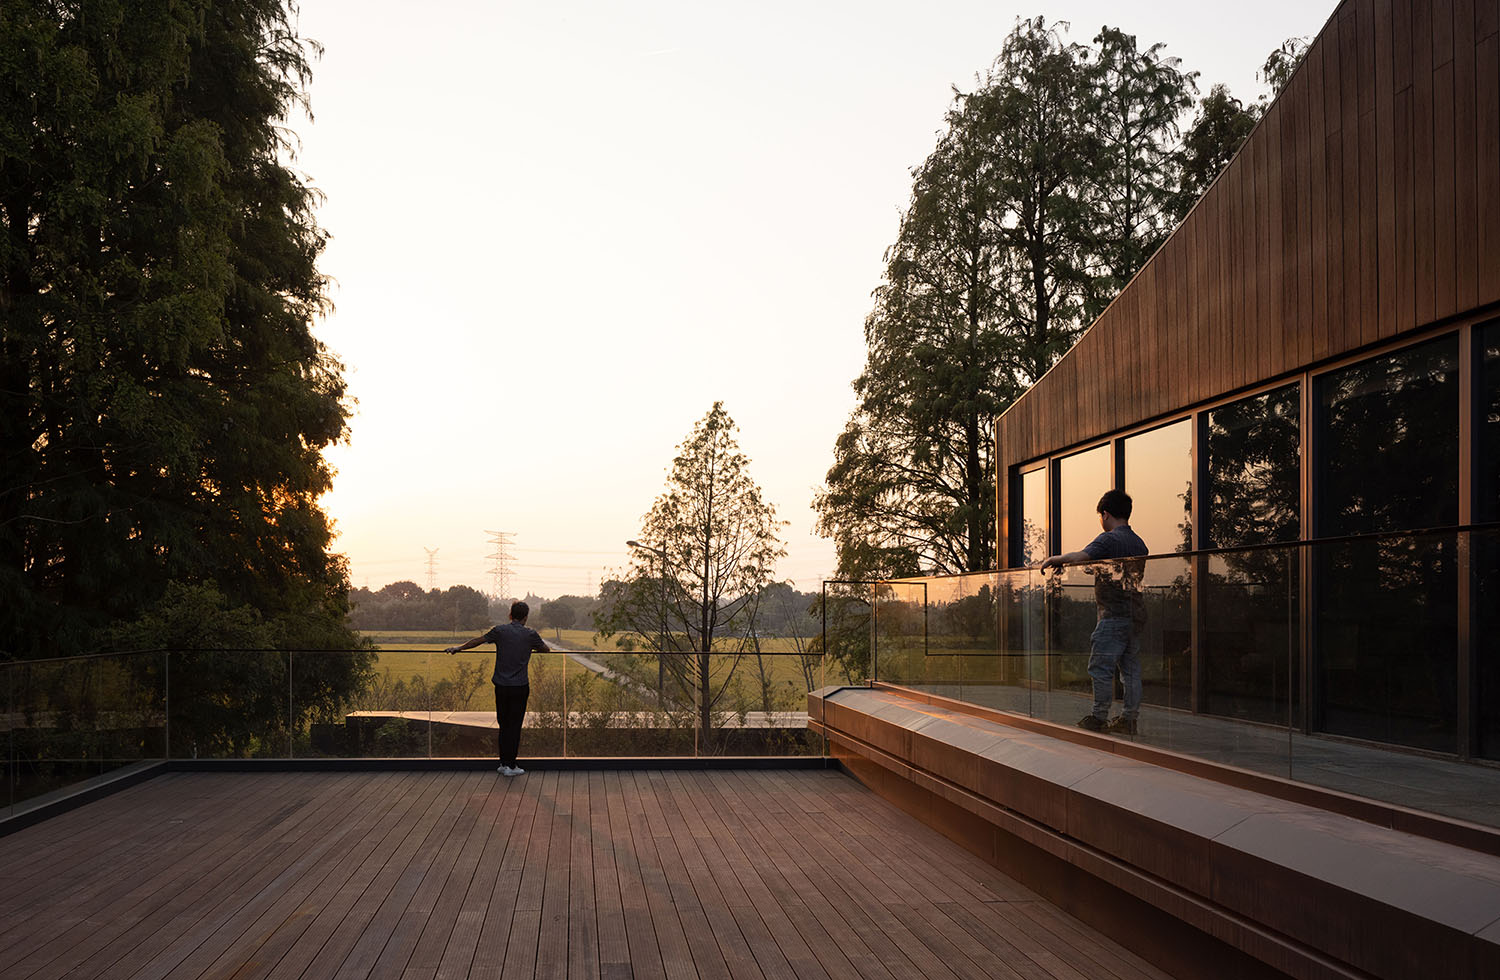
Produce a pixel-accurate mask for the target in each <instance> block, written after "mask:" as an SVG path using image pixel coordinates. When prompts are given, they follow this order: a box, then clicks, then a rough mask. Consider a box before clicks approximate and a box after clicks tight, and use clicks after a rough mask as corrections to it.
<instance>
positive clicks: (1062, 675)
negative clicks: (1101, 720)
mask: <svg viewBox="0 0 1500 980" xmlns="http://www.w3.org/2000/svg"><path fill="white" fill-rule="evenodd" d="M1043 590H1044V591H1043V596H1044V602H1045V607H1046V609H1045V618H1046V629H1045V630H1044V631H1043V634H1042V637H1041V639H1042V641H1043V644H1044V645H1043V648H1042V658H1041V663H1040V664H1039V665H1038V667H1039V670H1038V673H1040V675H1041V686H1040V687H1039V688H1037V689H1034V690H1033V694H1032V699H1031V703H1032V715H1033V717H1036V718H1041V719H1044V720H1046V721H1052V722H1057V723H1058V724H1066V725H1071V724H1074V723H1076V722H1077V721H1078V720H1079V719H1080V718H1082V717H1083V716H1084V715H1086V714H1088V713H1089V711H1090V709H1091V708H1092V706H1093V683H1092V681H1091V680H1090V678H1089V671H1088V666H1089V642H1090V639H1089V638H1090V637H1091V636H1092V635H1093V631H1094V625H1095V622H1096V620H1097V616H1096V613H1095V602H1094V576H1093V575H1091V574H1089V572H1088V571H1086V567H1085V566H1081V565H1069V566H1066V567H1064V568H1061V569H1058V570H1057V571H1051V572H1047V573H1046V574H1045V577H1044V585H1043Z"/></svg>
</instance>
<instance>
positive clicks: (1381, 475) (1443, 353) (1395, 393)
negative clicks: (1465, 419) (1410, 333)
mask: <svg viewBox="0 0 1500 980" xmlns="http://www.w3.org/2000/svg"><path fill="white" fill-rule="evenodd" d="M1318 400H1319V404H1320V406H1321V413H1322V417H1321V419H1320V420H1319V431H1318V436H1319V441H1318V447H1319V448H1318V455H1319V459H1320V463H1319V465H1320V467H1321V472H1320V474H1319V476H1320V477H1321V480H1320V491H1319V496H1318V515H1317V516H1318V527H1317V533H1318V535H1319V536H1323V537H1331V536H1334V535H1341V534H1359V533H1363V532H1367V531H1399V530H1409V529H1413V528H1425V527H1442V526H1445V525H1454V524H1457V523H1458V338H1457V336H1448V337H1443V338H1440V339H1438V340H1434V341H1430V342H1428V343H1425V344H1418V345H1416V346H1415V347H1409V348H1407V349H1405V350H1401V351H1397V352H1396V353H1394V354H1387V355H1385V356H1383V357H1375V358H1371V359H1370V360H1368V361H1362V362H1360V363H1359V364H1355V365H1354V366H1352V367H1347V368H1343V369H1342V370H1339V371H1333V372H1330V373H1329V374H1326V375H1324V376H1323V377H1322V378H1320V379H1318Z"/></svg>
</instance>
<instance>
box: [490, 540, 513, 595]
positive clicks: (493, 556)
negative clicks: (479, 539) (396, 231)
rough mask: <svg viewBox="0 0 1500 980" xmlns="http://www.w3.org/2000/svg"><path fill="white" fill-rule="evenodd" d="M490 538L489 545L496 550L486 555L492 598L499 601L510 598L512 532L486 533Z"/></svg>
mask: <svg viewBox="0 0 1500 980" xmlns="http://www.w3.org/2000/svg"><path fill="white" fill-rule="evenodd" d="M484 533H485V534H488V535H489V536H490V538H489V544H490V545H491V546H492V547H493V548H494V549H495V550H494V551H493V552H491V553H490V554H488V555H485V557H486V558H488V559H489V562H490V589H491V590H492V595H491V598H492V599H495V600H497V601H500V600H504V599H509V598H510V570H511V562H512V560H513V559H512V558H511V556H510V545H511V541H510V539H511V532H510V531H485V532H484Z"/></svg>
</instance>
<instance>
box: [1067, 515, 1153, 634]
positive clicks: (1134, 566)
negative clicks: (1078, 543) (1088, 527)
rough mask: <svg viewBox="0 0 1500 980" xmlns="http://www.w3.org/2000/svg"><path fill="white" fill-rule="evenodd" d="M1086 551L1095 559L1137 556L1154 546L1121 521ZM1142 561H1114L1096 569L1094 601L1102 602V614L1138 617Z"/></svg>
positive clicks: (1086, 546)
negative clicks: (1148, 546)
mask: <svg viewBox="0 0 1500 980" xmlns="http://www.w3.org/2000/svg"><path fill="white" fill-rule="evenodd" d="M1083 551H1084V553H1085V554H1087V555H1088V556H1089V557H1090V558H1092V559H1093V560H1094V561H1106V560H1108V559H1111V558H1135V557H1138V556H1140V555H1148V554H1150V553H1151V549H1150V548H1147V547H1146V542H1144V541H1142V540H1141V537H1140V535H1138V534H1136V533H1135V532H1134V531H1132V530H1131V529H1130V525H1129V524H1121V525H1119V526H1118V527H1116V528H1115V529H1114V530H1113V531H1105V532H1104V533H1103V534H1100V535H1099V536H1098V537H1097V538H1095V539H1094V540H1092V541H1090V542H1089V543H1088V544H1087V545H1085V546H1084V549H1083ZM1142 565H1143V563H1142V562H1136V561H1132V562H1120V563H1118V564H1116V563H1113V562H1111V563H1110V564H1108V565H1106V566H1105V567H1103V568H1101V569H1099V570H1098V571H1096V572H1095V573H1094V601H1095V602H1097V603H1098V604H1099V618H1100V619H1103V618H1105V617H1106V616H1124V617H1127V618H1135V615H1136V612H1137V610H1136V608H1135V604H1136V602H1137V601H1138V600H1139V598H1140V588H1141V576H1142V574H1144V572H1145V569H1144V568H1142Z"/></svg>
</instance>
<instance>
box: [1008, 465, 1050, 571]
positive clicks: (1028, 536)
mask: <svg viewBox="0 0 1500 980" xmlns="http://www.w3.org/2000/svg"><path fill="white" fill-rule="evenodd" d="M1019 513H1020V523H1019V526H1018V527H1017V528H1016V554H1015V561H1014V562H1013V564H1015V565H1034V564H1036V563H1037V562H1039V561H1041V560H1042V559H1043V558H1046V557H1047V555H1048V554H1050V551H1049V550H1048V547H1047V468H1046V467H1045V466H1041V467H1038V468H1036V469H1034V470H1032V471H1031V472H1029V473H1022V474H1021V502H1020V508H1019Z"/></svg>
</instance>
